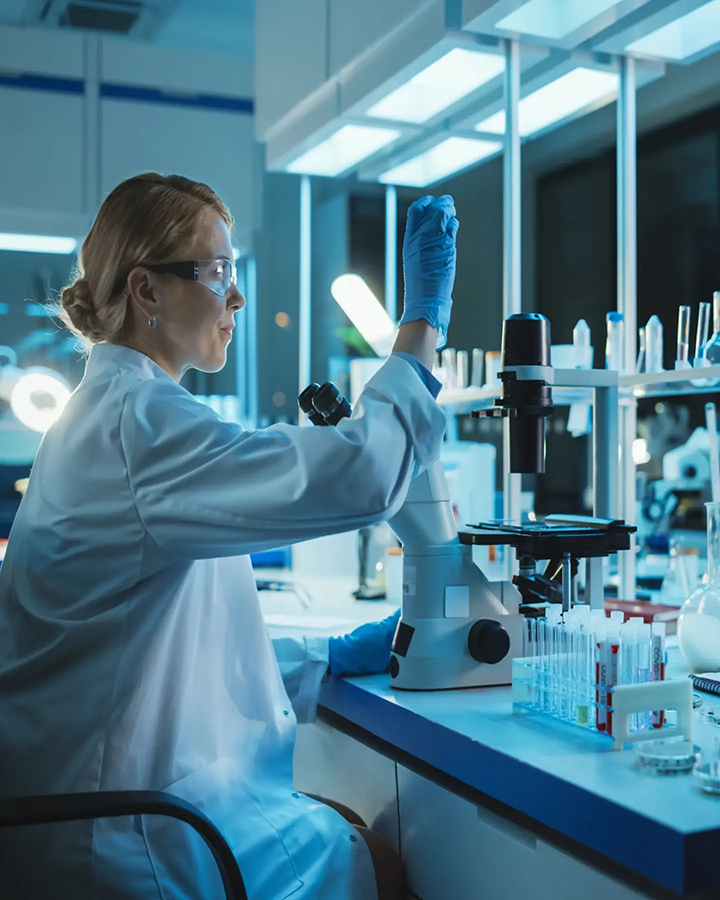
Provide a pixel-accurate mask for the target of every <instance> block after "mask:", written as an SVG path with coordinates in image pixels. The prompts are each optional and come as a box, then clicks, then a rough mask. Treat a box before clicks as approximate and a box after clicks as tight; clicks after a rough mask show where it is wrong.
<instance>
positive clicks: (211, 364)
mask: <svg viewBox="0 0 720 900" xmlns="http://www.w3.org/2000/svg"><path fill="white" fill-rule="evenodd" d="M226 363H227V352H226V351H225V350H222V351H220V352H218V353H215V354H214V355H213V356H210V357H207V358H206V359H204V360H203V361H202V362H201V363H199V364H198V365H196V366H195V368H196V369H197V370H198V371H199V372H205V373H206V374H208V375H212V374H214V373H215V372H220V371H221V370H222V369H224V368H225V364H226Z"/></svg>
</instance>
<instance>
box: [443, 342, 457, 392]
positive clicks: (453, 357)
mask: <svg viewBox="0 0 720 900" xmlns="http://www.w3.org/2000/svg"><path fill="white" fill-rule="evenodd" d="M441 359H442V367H443V369H444V370H445V384H446V386H447V387H449V388H454V387H455V386H456V385H457V350H455V348H454V347H446V348H445V350H443V351H442V354H441Z"/></svg>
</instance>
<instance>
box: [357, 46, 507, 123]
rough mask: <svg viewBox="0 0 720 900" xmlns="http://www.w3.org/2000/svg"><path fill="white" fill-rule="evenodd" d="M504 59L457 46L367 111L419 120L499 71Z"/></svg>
mask: <svg viewBox="0 0 720 900" xmlns="http://www.w3.org/2000/svg"><path fill="white" fill-rule="evenodd" d="M504 69H505V59H504V57H502V56H499V55H496V54H492V53H480V52H477V51H475V50H464V49H461V48H459V47H456V48H455V49H454V50H450V51H449V52H448V53H446V54H445V55H444V56H441V57H440V59H438V60H436V61H435V62H434V63H431V65H429V66H427V67H426V68H425V69H423V70H422V71H421V72H418V74H417V75H414V76H413V77H412V78H410V80H409V81H407V82H406V83H405V84H403V85H401V86H400V87H399V88H397V89H396V90H394V91H392V93H390V94H388V95H387V96H386V97H383V99H382V100H379V101H378V102H377V103H375V104H374V105H373V106H371V107H370V108H369V109H368V111H367V114H368V115H369V116H374V117H375V118H378V119H395V120H397V121H399V122H411V123H413V124H418V125H419V124H421V123H423V122H427V121H428V120H429V119H432V118H433V117H434V116H436V115H437V114H438V113H440V112H442V111H443V110H444V109H448V108H449V107H451V106H452V105H453V104H455V103H457V102H458V100H462V98H463V97H466V96H467V95H468V94H471V93H472V92H473V91H474V90H477V88H479V87H481V86H482V85H483V84H486V83H487V82H488V81H491V80H492V79H493V78H495V77H496V76H498V75H500V73H501V72H503V71H504Z"/></svg>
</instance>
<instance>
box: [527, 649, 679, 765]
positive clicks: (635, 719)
mask: <svg viewBox="0 0 720 900" xmlns="http://www.w3.org/2000/svg"><path fill="white" fill-rule="evenodd" d="M583 674H584V673H578V672H577V671H572V665H571V664H568V659H567V657H563V659H562V665H561V660H560V658H559V657H553V656H551V655H546V656H544V657H543V658H542V664H541V665H540V664H539V659H538V657H526V658H522V659H515V660H513V664H512V701H513V712H514V713H522V712H532V713H537V714H539V715H544V716H548V717H550V718H553V719H558V720H560V721H562V722H565V723H568V724H571V725H575V726H577V727H580V728H583V729H584V730H585V731H594V732H595V733H597V734H598V735H600V736H606V737H608V738H610V739H611V740H612V741H613V748H614V749H615V750H622V748H623V745H624V744H630V743H635V742H636V741H643V740H650V739H653V738H671V737H682V738H684V739H685V740H687V741H692V739H693V717H692V683H691V682H690V679H689V678H684V679H678V680H672V679H669V680H665V681H651V682H645V683H642V684H622V685H617V686H616V687H614V688H613V689H612V690H610V691H609V692H604V691H603V689H602V688H601V686H600V685H598V684H596V683H595V679H594V678H589V677H583ZM603 693H606V694H607V697H606V699H605V700H604V702H603V701H602V700H601V699H600V698H601V697H602V696H603ZM656 710H663V711H664V713H665V716H664V719H665V724H664V725H663V726H662V727H660V728H658V727H654V726H652V724H648V727H643V721H646V722H647V723H650V722H651V719H652V713H653V712H654V711H656ZM669 711H674V713H675V715H674V719H675V722H674V723H673V724H670V723H669V722H668V716H667V712H669ZM598 714H599V715H598ZM608 719H609V721H610V723H611V724H610V728H611V732H609V731H608V730H607V724H606V725H605V730H600V729H599V728H598V724H597V723H598V721H603V722H605V723H607V722H608Z"/></svg>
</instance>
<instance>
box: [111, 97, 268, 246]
mask: <svg viewBox="0 0 720 900" xmlns="http://www.w3.org/2000/svg"><path fill="white" fill-rule="evenodd" d="M101 122H102V126H101V141H100V146H101V156H102V165H101V171H102V193H103V196H105V195H106V194H107V193H108V192H109V191H110V190H112V188H113V187H115V185H116V184H118V182H120V181H122V180H123V179H124V178H128V177H129V176H130V175H137V174H138V173H139V172H148V171H152V172H160V173H162V174H164V175H170V174H176V175H185V176H187V177H188V178H192V179H194V180H196V181H204V182H206V183H207V184H209V185H210V187H211V188H212V189H213V190H214V191H215V192H216V193H217V194H218V195H219V196H220V197H221V198H222V200H224V201H225V203H227V205H228V206H229V207H230V210H231V212H232V213H233V215H234V216H235V219H236V239H237V241H238V243H240V244H247V243H249V236H250V232H251V229H252V221H253V218H252V212H253V206H254V203H253V200H254V198H253V176H254V153H253V136H252V130H253V128H252V117H251V116H248V115H242V114H238V113H233V112H219V111H216V110H210V109H195V108H188V107H182V106H172V105H167V104H162V103H157V104H156V103H141V102H136V101H132V100H127V101H126V100H110V99H103V101H102V110H101Z"/></svg>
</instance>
